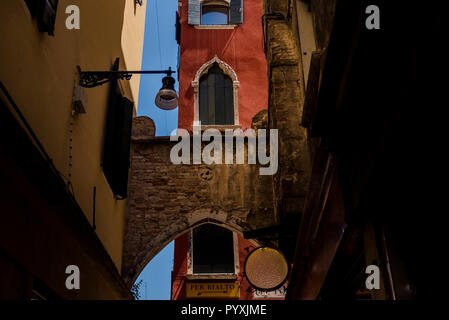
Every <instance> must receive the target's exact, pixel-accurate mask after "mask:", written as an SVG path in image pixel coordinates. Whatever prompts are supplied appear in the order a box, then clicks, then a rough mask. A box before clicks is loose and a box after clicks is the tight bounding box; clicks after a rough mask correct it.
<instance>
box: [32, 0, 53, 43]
mask: <svg viewBox="0 0 449 320" xmlns="http://www.w3.org/2000/svg"><path fill="white" fill-rule="evenodd" d="M36 1H37V25H38V28H39V31H40V32H47V33H48V34H49V35H51V36H53V35H54V31H55V22H56V11H57V9H58V0H36Z"/></svg>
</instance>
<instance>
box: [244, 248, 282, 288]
mask: <svg viewBox="0 0 449 320" xmlns="http://www.w3.org/2000/svg"><path fill="white" fill-rule="evenodd" d="M244 268H245V274H246V278H247V279H248V282H249V283H250V284H251V286H253V287H254V288H256V289H258V290H261V291H272V290H275V289H278V288H280V287H281V286H282V285H283V284H284V283H285V282H286V281H287V277H288V273H289V266H288V263H287V260H286V259H285V257H284V255H283V254H282V253H281V252H280V251H278V250H276V249H273V248H269V247H260V248H257V249H255V250H253V251H251V253H250V254H249V255H248V256H247V257H246V261H245V267H244Z"/></svg>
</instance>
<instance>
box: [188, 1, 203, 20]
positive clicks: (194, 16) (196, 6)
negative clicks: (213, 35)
mask: <svg viewBox="0 0 449 320" xmlns="http://www.w3.org/2000/svg"><path fill="white" fill-rule="evenodd" d="M188 15H189V24H190V25H199V24H200V23H201V2H200V0H189V12H188Z"/></svg>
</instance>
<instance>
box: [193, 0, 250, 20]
mask: <svg viewBox="0 0 449 320" xmlns="http://www.w3.org/2000/svg"><path fill="white" fill-rule="evenodd" d="M188 10H189V11H188V14H189V18H188V22H189V24H190V25H204V26H220V25H237V24H242V23H243V0H189V7H188Z"/></svg>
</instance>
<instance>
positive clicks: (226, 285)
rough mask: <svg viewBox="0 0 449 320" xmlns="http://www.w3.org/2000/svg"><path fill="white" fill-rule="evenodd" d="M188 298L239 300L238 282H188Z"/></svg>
mask: <svg viewBox="0 0 449 320" xmlns="http://www.w3.org/2000/svg"><path fill="white" fill-rule="evenodd" d="M186 289H187V290H186V295H187V298H215V297H216V298H238V297H239V284H238V283H237V282H187V283H186Z"/></svg>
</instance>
